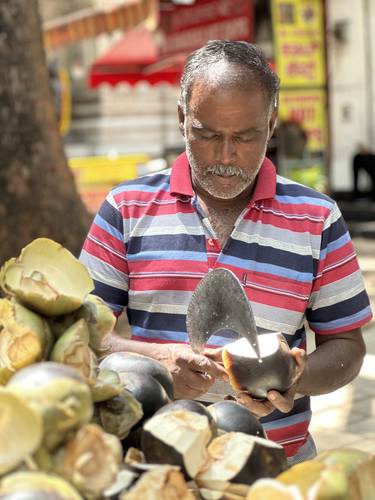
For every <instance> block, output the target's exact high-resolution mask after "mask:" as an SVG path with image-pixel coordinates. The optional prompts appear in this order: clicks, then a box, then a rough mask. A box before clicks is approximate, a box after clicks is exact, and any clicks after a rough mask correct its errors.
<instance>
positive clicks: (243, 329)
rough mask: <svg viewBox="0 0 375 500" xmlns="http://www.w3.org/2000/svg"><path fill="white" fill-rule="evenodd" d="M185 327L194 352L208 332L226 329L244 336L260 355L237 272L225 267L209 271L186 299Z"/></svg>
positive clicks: (209, 334)
mask: <svg viewBox="0 0 375 500" xmlns="http://www.w3.org/2000/svg"><path fill="white" fill-rule="evenodd" d="M186 327H187V332H188V336H189V340H190V343H191V347H192V349H193V351H194V352H196V353H199V354H201V353H202V352H203V350H204V347H205V345H206V344H207V341H208V339H209V338H210V337H211V335H215V334H217V335H219V334H220V331H221V332H223V333H224V331H225V330H226V331H228V330H230V332H231V333H235V334H236V335H237V337H238V338H240V337H244V338H246V339H247V340H248V341H249V342H250V344H251V345H252V347H253V349H254V351H255V353H256V355H257V356H258V358H260V352H259V344H258V335H257V327H256V324H255V320H254V315H253V311H252V309H251V306H250V303H249V301H248V299H247V296H246V294H245V292H244V290H243V288H242V285H241V283H240V281H239V279H238V278H237V276H236V275H235V274H234V273H233V272H232V271H229V270H228V269H224V268H216V269H214V270H213V271H210V272H209V273H208V274H207V275H206V276H205V277H204V278H203V279H202V281H201V282H200V283H199V284H198V286H197V288H196V289H195V291H194V293H193V295H192V297H191V300H190V302H189V306H188V310H187V316H186Z"/></svg>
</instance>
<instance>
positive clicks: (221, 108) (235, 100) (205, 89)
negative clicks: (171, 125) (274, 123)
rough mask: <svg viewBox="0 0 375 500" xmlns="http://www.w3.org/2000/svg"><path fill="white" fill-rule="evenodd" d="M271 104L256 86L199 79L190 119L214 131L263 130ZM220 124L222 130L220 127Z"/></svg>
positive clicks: (193, 92)
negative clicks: (258, 128) (222, 128)
mask: <svg viewBox="0 0 375 500" xmlns="http://www.w3.org/2000/svg"><path fill="white" fill-rule="evenodd" d="M269 110H270V105H269V100H268V98H267V96H266V95H265V92H264V90H263V89H262V88H260V87H259V85H257V84H256V83H254V82H253V83H252V84H250V83H247V84H246V85H244V84H243V80H242V82H241V83H238V82H237V81H236V82H233V81H229V82H228V81H223V80H213V79H207V78H197V79H196V80H195V81H194V83H193V85H192V88H191V93H190V99H189V104H188V109H187V117H188V118H191V119H193V120H199V121H201V122H202V123H203V124H207V125H211V126H212V128H215V129H216V128H221V127H223V126H224V127H225V126H226V125H227V126H228V127H231V128H234V129H237V128H238V127H240V128H247V127H250V126H252V125H254V126H263V125H264V123H265V122H266V121H267V120H268V116H269ZM219 124H220V127H219Z"/></svg>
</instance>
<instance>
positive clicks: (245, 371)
mask: <svg viewBox="0 0 375 500" xmlns="http://www.w3.org/2000/svg"><path fill="white" fill-rule="evenodd" d="M266 335H273V334H265V336H266ZM277 336H278V339H279V342H278V348H277V349H276V350H275V351H274V352H272V353H271V354H269V355H266V356H263V355H262V356H261V361H259V360H258V358H257V357H249V356H244V355H239V354H237V353H236V354H234V353H233V352H230V346H231V344H229V345H227V346H225V347H224V349H223V352H222V359H223V363H224V367H225V369H226V371H227V373H228V375H229V381H230V384H231V386H232V387H233V389H234V390H235V391H237V392H240V391H246V392H248V393H249V394H250V395H251V396H252V397H254V398H257V399H266V398H267V392H268V391H269V390H271V389H273V390H276V391H278V392H280V393H284V392H285V391H287V390H288V389H289V387H290V386H291V385H292V383H293V377H294V373H295V368H296V362H295V360H294V358H293V356H292V355H291V354H290V349H289V346H288V344H287V342H286V340H285V337H284V336H283V335H282V334H277ZM236 342H239V341H236ZM233 344H234V343H233Z"/></svg>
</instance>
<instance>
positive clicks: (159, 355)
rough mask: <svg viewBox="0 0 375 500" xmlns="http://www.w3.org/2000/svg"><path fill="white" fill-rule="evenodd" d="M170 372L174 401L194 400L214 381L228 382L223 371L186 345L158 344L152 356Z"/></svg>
mask: <svg viewBox="0 0 375 500" xmlns="http://www.w3.org/2000/svg"><path fill="white" fill-rule="evenodd" d="M153 357H154V358H155V359H157V360H158V361H159V362H160V363H162V364H163V365H164V366H165V367H166V368H168V370H169V371H170V373H171V375H172V377H173V382H174V389H175V397H176V399H194V398H197V397H198V396H201V395H202V394H204V393H205V392H207V391H208V389H209V388H210V386H211V385H212V384H213V383H214V382H215V379H220V380H225V381H228V376H227V374H226V372H225V369H224V367H223V366H221V365H220V364H218V363H216V362H215V361H213V360H212V359H209V358H208V357H206V356H203V355H200V354H195V353H194V352H193V351H192V350H191V347H190V346H189V345H186V344H159V345H158V346H157V350H156V352H155V355H154V356H153Z"/></svg>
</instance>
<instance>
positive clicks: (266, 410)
mask: <svg viewBox="0 0 375 500" xmlns="http://www.w3.org/2000/svg"><path fill="white" fill-rule="evenodd" d="M290 353H291V355H292V356H293V357H294V359H295V362H296V369H295V373H294V377H293V383H292V385H291V387H290V388H289V389H288V390H287V391H286V392H284V393H283V394H281V393H280V392H278V391H275V390H270V391H268V393H267V399H265V400H258V399H254V398H252V397H251V396H250V395H249V394H248V393H247V392H239V393H237V395H236V400H237V402H238V403H240V404H243V405H244V406H246V407H247V408H248V409H249V410H250V411H251V413H253V414H254V415H255V416H256V417H258V418H260V417H265V416H266V415H268V414H270V413H272V412H273V411H274V410H275V409H277V410H279V411H281V412H283V413H287V412H288V411H290V410H291V409H292V408H293V405H294V396H295V394H296V392H297V384H298V381H299V379H300V378H301V375H302V373H303V371H304V369H305V364H306V352H305V351H304V350H303V349H299V348H298V347H293V348H292V349H291V350H290Z"/></svg>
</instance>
